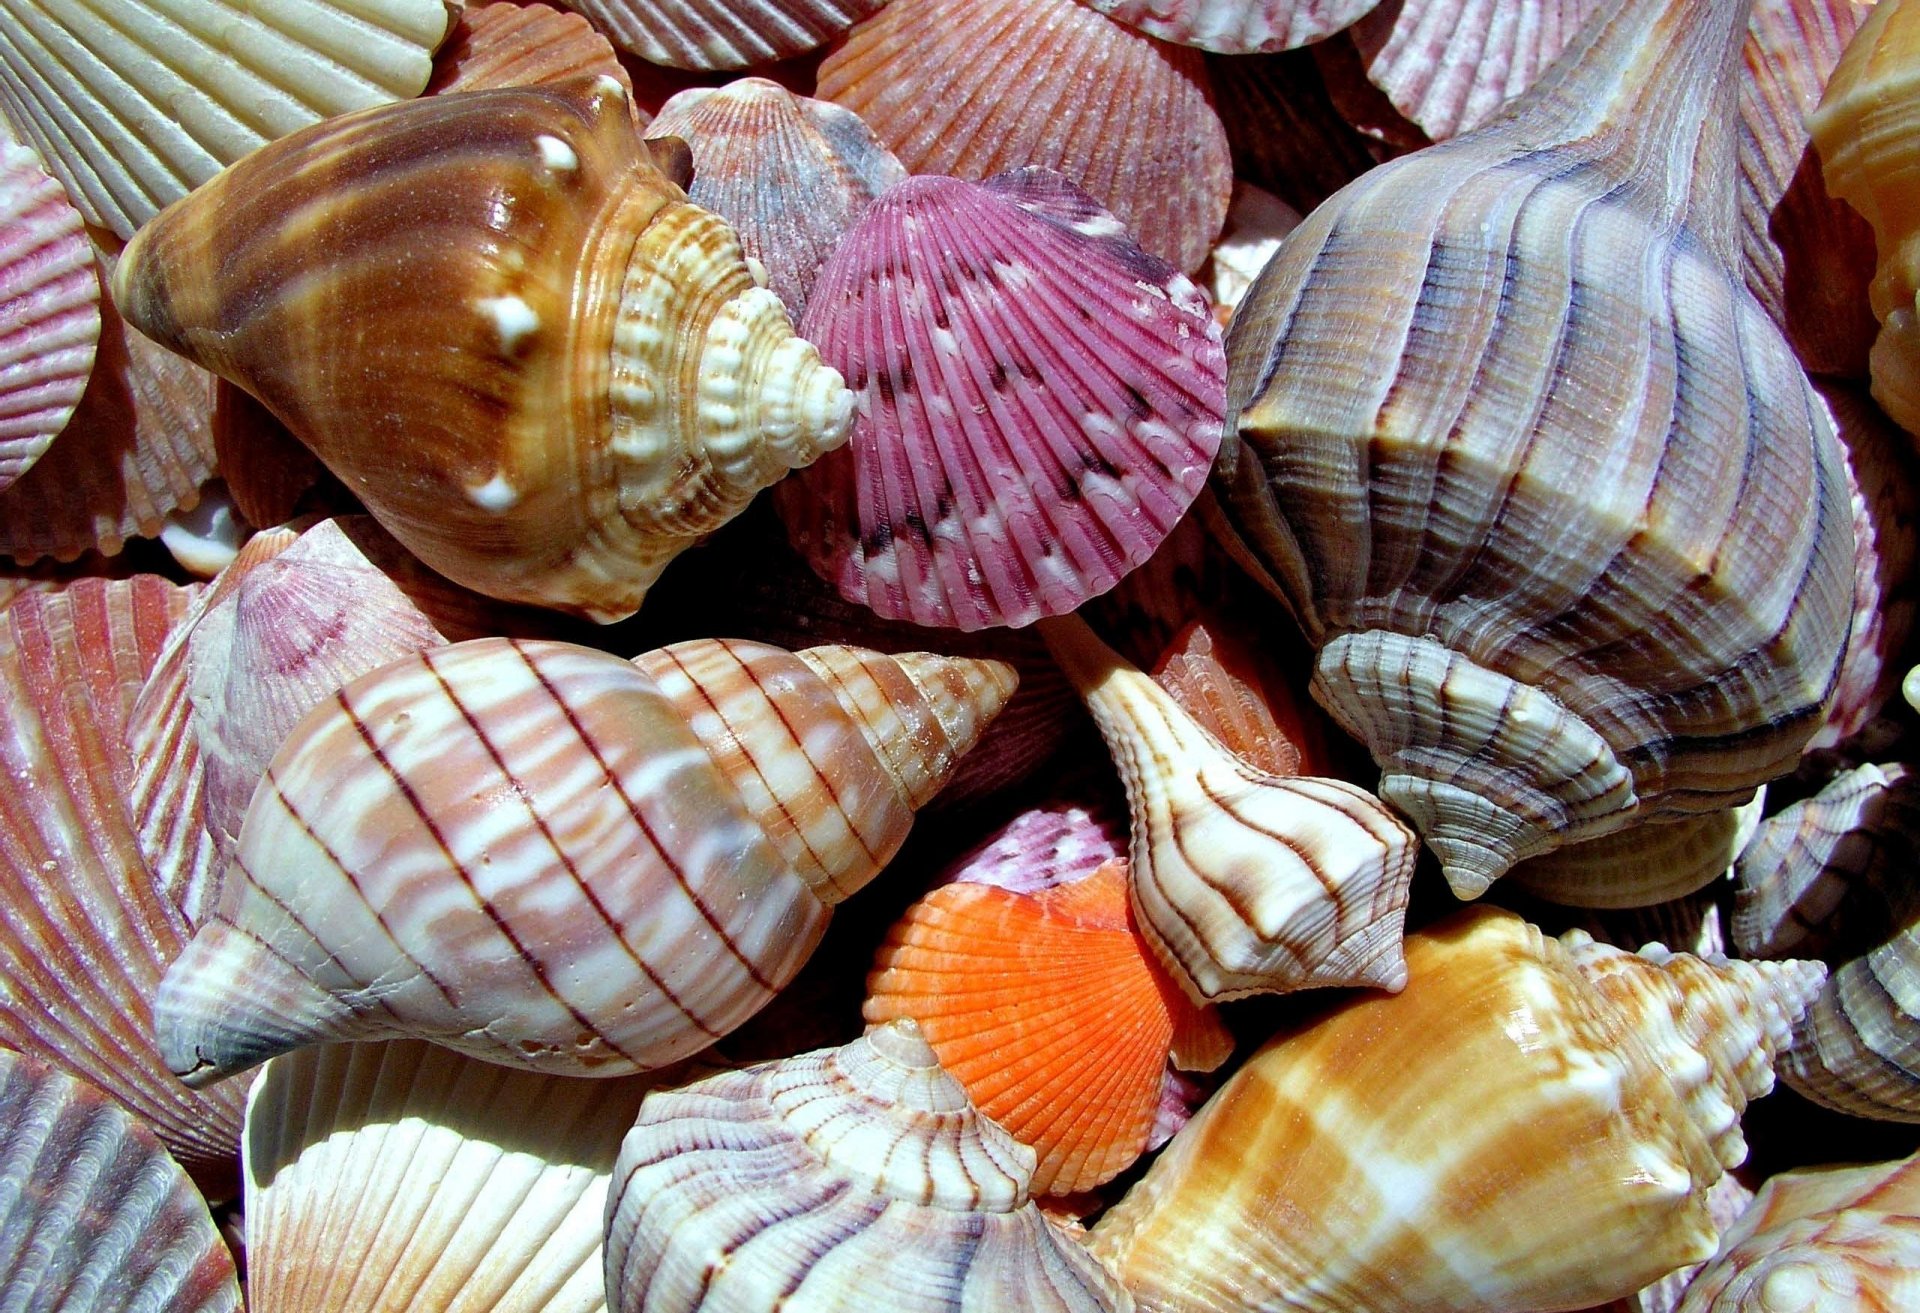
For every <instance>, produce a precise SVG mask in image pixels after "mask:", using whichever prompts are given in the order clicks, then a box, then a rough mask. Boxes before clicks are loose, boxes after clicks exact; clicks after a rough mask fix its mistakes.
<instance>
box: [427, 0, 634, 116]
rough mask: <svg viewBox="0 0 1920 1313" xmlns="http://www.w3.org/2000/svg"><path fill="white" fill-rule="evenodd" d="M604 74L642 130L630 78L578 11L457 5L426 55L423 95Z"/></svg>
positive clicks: (504, 3)
mask: <svg viewBox="0 0 1920 1313" xmlns="http://www.w3.org/2000/svg"><path fill="white" fill-rule="evenodd" d="M602 76H604V77H610V78H612V79H613V80H614V81H616V82H618V83H619V84H620V85H621V87H622V89H623V90H624V91H625V93H626V95H627V108H628V110H629V112H631V113H632V114H633V116H634V120H635V121H636V122H637V123H639V124H641V125H642V126H645V124H646V122H647V117H646V114H645V112H644V111H643V110H641V108H640V107H639V105H638V103H636V102H635V101H634V99H633V81H632V79H631V78H629V77H628V76H627V70H626V68H625V66H624V65H622V64H621V63H620V58H619V56H618V55H616V54H615V53H614V50H613V45H612V43H611V42H609V41H608V40H607V38H606V37H604V36H602V35H601V34H600V31H599V29H597V28H595V27H594V25H593V24H592V23H589V22H588V21H587V20H586V19H585V18H583V17H582V16H581V15H579V14H573V13H568V12H566V11H564V10H561V9H554V8H551V7H549V6H547V5H543V4H538V3H531V2H528V3H520V2H519V0H500V2H499V3H480V4H469V5H464V6H462V8H461V9H460V11H459V12H458V13H457V14H455V15H454V19H453V26H452V27H451V28H450V29H449V30H448V32H447V41H446V44H445V45H443V46H441V47H440V50H439V53H437V54H436V55H435V56H434V58H433V77H432V78H431V79H430V80H429V81H428V83H427V87H426V94H428V95H437V94H439V93H441V92H445V91H476V90H482V89H485V88H488V87H530V86H539V85H541V84H543V83H563V82H567V81H570V80H572V79H575V78H580V77H602Z"/></svg>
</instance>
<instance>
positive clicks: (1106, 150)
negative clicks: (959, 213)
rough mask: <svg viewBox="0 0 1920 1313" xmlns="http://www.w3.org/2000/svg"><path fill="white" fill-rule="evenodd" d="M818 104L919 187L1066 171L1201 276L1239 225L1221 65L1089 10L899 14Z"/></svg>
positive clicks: (849, 44)
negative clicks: (862, 127)
mask: <svg viewBox="0 0 1920 1313" xmlns="http://www.w3.org/2000/svg"><path fill="white" fill-rule="evenodd" d="M816 94H818V95H819V96H820V98H821V99H823V100H831V101H834V102H835V103H836V104H841V105H845V106H846V107H847V108H848V109H850V110H853V111H854V112H855V113H856V114H858V115H860V117H861V118H862V119H864V120H865V121H866V123H867V124H868V126H870V127H871V128H872V129H873V131H874V133H875V135H876V136H878V137H879V138H880V140H881V141H883V142H885V143H886V144H887V146H888V147H889V148H891V149H892V151H893V152H894V154H896V155H898V156H899V157H900V162H901V163H902V164H904V165H906V166H907V168H908V170H909V171H910V172H913V173H938V174H945V175H947V176H950V177H955V178H972V179H981V178H987V177H991V176H992V175H994V174H996V173H1001V172H1004V171H1005V170H1008V169H1015V168H1020V167H1021V166H1023V165H1029V164H1039V165H1044V166H1045V167H1047V168H1050V169H1057V170H1059V171H1060V172H1061V173H1064V174H1066V175H1067V177H1069V178H1071V179H1072V180H1073V181H1075V182H1077V183H1078V184H1080V186H1082V187H1085V188H1086V189H1087V191H1088V192H1090V193H1092V195H1093V196H1094V197H1096V198H1097V199H1098V200H1099V201H1100V203H1101V204H1102V205H1105V206H1106V207H1107V208H1108V209H1110V210H1112V211H1113V212H1114V213H1115V214H1116V215H1118V216H1119V217H1120V220H1121V222H1123V223H1125V224H1126V225H1127V227H1128V228H1130V229H1132V230H1133V232H1134V234H1135V235H1136V236H1137V237H1138V238H1139V241H1140V244H1141V245H1142V246H1144V247H1146V248H1147V249H1148V250H1149V251H1152V252H1153V253H1154V254H1155V255H1158V256H1160V257H1161V258H1162V259H1165V260H1171V261H1172V262H1173V263H1174V264H1176V265H1178V266H1179V267H1180V268H1181V269H1183V270H1186V271H1187V272H1188V273H1192V272H1193V271H1194V270H1197V269H1198V268H1199V267H1200V265H1201V263H1202V262H1203V261H1204V260H1205V259H1206V258H1207V251H1208V249H1209V248H1210V247H1211V246H1212V244H1213V239H1214V237H1215V236H1217V235H1218V234H1219V232H1220V225H1221V224H1223V223H1225V222H1226V217H1227V203H1228V201H1229V199H1230V198H1231V195H1232V191H1233V167H1232V161H1231V158H1230V156H1229V153H1228V150H1227V138H1226V130H1225V129H1224V128H1223V127H1222V126H1221V124H1220V118H1219V116H1218V115H1217V114H1216V113H1215V112H1214V109H1213V102H1212V95H1211V92H1210V90H1209V83H1208V75H1207V63H1206V60H1205V59H1204V58H1203V57H1202V56H1201V55H1200V54H1199V52H1197V51H1193V50H1187V49H1183V48H1181V47H1179V46H1169V45H1166V44H1164V43H1163V42H1159V41H1155V40H1153V39H1151V38H1149V37H1144V36H1141V35H1140V34H1139V33H1137V32H1134V31H1132V30H1130V29H1128V28H1124V27H1121V26H1118V25H1117V24H1114V23H1111V22H1108V21H1107V20H1106V19H1104V18H1102V17H1100V16H1099V15H1098V14H1096V13H1094V12H1092V11H1091V10H1089V9H1087V8H1085V7H1084V6H1082V5H1079V4H1076V3H1074V0H890V3H889V4H888V5H887V7H886V8H885V9H882V10H881V11H880V12H879V13H878V14H876V15H874V16H873V17H872V18H870V19H867V20H866V21H865V22H863V23H861V24H860V25H859V26H858V27H856V28H855V29H854V30H853V31H852V32H851V33H849V34H848V36H847V38H846V40H845V41H843V42H841V43H840V45H838V46H837V47H835V49H834V50H833V52H832V53H831V54H829V55H828V56H827V58H826V59H825V60H824V61H823V62H822V63H821V65H820V84H819V91H818V92H817V93H816Z"/></svg>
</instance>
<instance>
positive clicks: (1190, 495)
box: [775, 169, 1225, 629]
mask: <svg viewBox="0 0 1920 1313" xmlns="http://www.w3.org/2000/svg"><path fill="white" fill-rule="evenodd" d="M801 329H802V331H803V332H804V333H805V334H806V335H807V336H808V337H809V338H810V339H812V340H813V341H815V342H817V343H819V345H820V349H821V354H822V358H823V359H825V360H827V361H829V362H831V363H833V364H834V365H835V367H836V368H838V369H840V371H841V372H842V373H843V374H845V375H846V377H847V381H848V384H849V386H851V387H852V388H853V390H854V394H855V396H856V398H857V401H856V406H857V416H856V419H855V422H854V432H853V436H852V438H851V439H850V440H849V442H848V444H847V446H846V448H845V449H844V450H842V451H839V452H835V453H831V454H830V455H829V456H827V457H826V458H825V459H823V460H821V461H820V462H819V463H818V464H816V465H815V466H814V467H813V468H812V469H810V470H806V471H803V472H802V473H801V475H800V476H799V477H797V478H794V479H789V480H787V481H786V482H785V483H784V484H783V485H782V487H781V488H780V489H779V490H778V492H776V494H775V500H776V503H777V504H778V506H779V507H780V511H781V515H782V517H783V518H784V519H785V520H786V523H787V528H788V532H789V533H790V535H791V536H792V538H793V541H794V545H795V546H796V547H797V548H799V550H800V551H801V553H802V554H803V555H805V556H806V557H807V559H808V560H809V561H810V562H811V563H812V565H813V567H814V569H815V570H817V571H819V573H820V574H821V576H822V577H823V578H826V579H828V580H829V581H831V582H832V583H833V584H834V585H835V586H836V587H837V588H838V589H839V590H840V592H841V594H842V596H845V597H847V598H849V599H851V600H855V601H863V602H865V603H866V604H867V605H868V606H870V607H872V608H873V609H874V610H875V611H877V612H878V613H879V614H881V615H882V616H886V617H889V618H894V619H907V620H912V621H914V622H915V623H917V624H926V625H938V626H945V627H951V628H959V629H979V628H982V627H985V626H990V625H1023V624H1027V623H1030V622H1031V621H1033V620H1035V619H1038V618H1039V617H1041V616H1047V615H1059V614H1061V613H1063V612H1067V611H1071V610H1073V609H1074V608H1075V607H1077V606H1079V605H1080V604H1081V603H1082V602H1084V601H1086V600H1087V599H1088V598H1089V597H1092V596H1095V595H1096V594H1099V593H1102V592H1105V591H1106V590H1107V589H1109V588H1111V587H1112V586H1113V585H1114V584H1115V583H1116V582H1117V581H1118V580H1119V579H1120V578H1121V576H1123V575H1124V574H1126V573H1127V571H1128V570H1130V569H1132V568H1133V567H1134V566H1136V565H1138V564H1140V562H1142V561H1144V560H1146V559H1147V558H1148V557H1149V556H1150V555H1152V553H1153V550H1154V549H1155V548H1156V547H1158V546H1159V545H1160V543H1161V541H1162V540H1163V539H1165V537H1166V536H1167V534H1169V533H1170V532H1171V531H1172V530H1173V527H1174V525H1175V524H1176V523H1178V521H1179V520H1180V517H1181V516H1182V515H1183V514H1184V513H1185V512H1186V510H1187V508H1188V507H1189V506H1190V505H1191V504H1192V502H1193V499H1194V498H1195V497H1196V496H1198V495H1199V492H1200V489H1201V488H1202V487H1203V486H1205V482H1206V472H1207V467H1208V465H1209V464H1211V462H1212V460H1213V456H1214V452H1215V450H1216V448H1217V446H1218V442H1219V437H1220V413H1221V407H1222V405H1223V404H1224V396H1225V384H1224V368H1225V365H1224V357H1223V355H1222V354H1221V352H1220V347H1219V345H1218V341H1219V339H1218V334H1219V329H1218V327H1217V326H1216V325H1215V323H1214V321H1213V318H1212V316H1211V315H1210V314H1209V313H1208V310H1207V305H1206V298H1205V296H1204V294H1202V293H1201V291H1200V290H1199V289H1198V288H1197V287H1195V286H1194V285H1193V283H1192V281H1191V280H1189V279H1188V278H1187V277H1186V275H1184V274H1182V273H1180V272H1179V271H1178V270H1176V269H1173V268H1172V267H1171V266H1169V265H1167V264H1165V263H1163V262H1162V261H1160V260H1158V259H1156V258H1155V257H1153V256H1151V255H1148V254H1147V253H1146V252H1145V251H1143V250H1141V249H1140V247H1139V246H1138V245H1137V244H1135V242H1134V241H1133V239H1132V238H1130V237H1129V236H1127V234H1126V232H1125V231H1124V230H1123V229H1122V228H1121V226H1120V224H1119V222H1118V221H1117V220H1116V219H1115V218H1114V217H1113V216H1112V215H1111V214H1108V213H1107V212H1106V211H1105V210H1102V209H1101V208H1100V207H1099V206H1098V205H1097V204H1095V203H1094V201H1093V200H1092V199H1091V198H1090V197H1088V196H1087V194H1086V193H1085V192H1082V191H1081V190H1080V189H1079V188H1077V187H1075V186H1073V185H1072V184H1071V183H1069V182H1067V181H1066V180H1065V179H1064V178H1062V177H1061V176H1060V175H1058V174H1056V173H1052V172H1050V171H1048V170H1045V169H1021V170H1017V171H1015V172H1013V173H1008V174H1003V175H1001V176H999V177H997V178H993V179H990V180H988V181H987V182H985V183H972V182H965V181H962V180H960V179H957V178H932V177H926V178H922V177H916V178H909V179H907V180H906V181H905V182H902V183H900V184H899V185H898V186H896V187H894V188H892V189H891V190H890V191H888V192H887V193H886V194H885V195H883V196H882V197H881V198H880V199H879V200H877V201H875V202H874V203H873V205H872V206H871V207H870V208H869V209H868V210H867V211H866V214H865V215H864V216H863V217H862V218H861V220H860V221H859V223H858V224H857V225H855V227H854V229H853V231H852V232H851V233H849V234H848V236H847V238H846V240H845V242H844V243H843V244H842V245H841V247H840V249H839V250H838V251H836V252H835V253H834V255H833V258H832V259H831V260H829V261H828V262H827V264H826V266H825V267H824V268H823V269H822V270H821V271H820V278H819V281H818V282H817V283H816V284H815V286H814V290H813V295H812V298H811V299H810V300H809V301H808V303H807V313H806V317H805V318H804V319H803V320H802V323H801Z"/></svg>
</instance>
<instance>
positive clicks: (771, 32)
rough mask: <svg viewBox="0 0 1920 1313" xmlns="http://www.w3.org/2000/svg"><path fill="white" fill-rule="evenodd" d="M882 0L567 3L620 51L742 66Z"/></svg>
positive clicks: (802, 42) (801, 47)
mask: <svg viewBox="0 0 1920 1313" xmlns="http://www.w3.org/2000/svg"><path fill="white" fill-rule="evenodd" d="M883 3H885V0H569V7H570V8H573V9H578V10H579V11H580V12H581V13H583V14H585V15H586V16H587V17H589V18H591V19H592V20H593V21H594V24H595V26H597V27H598V28H600V30H601V31H603V32H605V33H607V34H608V35H609V36H611V37H612V38H613V40H614V41H615V42H616V43H617V44H618V45H619V46H620V47H621V48H622V49H625V50H630V51H632V52H633V53H634V54H636V55H638V56H640V58H642V59H644V60H647V61H648V62H649V63H654V64H666V65H668V66H670V67H672V68H697V69H717V68H746V67H748V66H750V65H753V64H765V63H768V62H769V61H771V60H776V59H786V58H787V57H788V56H791V55H799V54H804V53H805V52H807V51H809V50H812V49H814V48H815V47H816V46H822V45H825V44H826V43H827V42H828V41H830V40H831V39H833V38H834V37H835V36H838V35H839V34H840V33H842V32H844V31H846V30H847V29H848V28H850V27H852V26H853V25H854V23H856V22H857V21H859V20H860V19H862V18H865V17H866V16H867V15H868V14H870V13H872V12H873V11H874V10H875V9H878V8H879V7H880V5H881V4H883Z"/></svg>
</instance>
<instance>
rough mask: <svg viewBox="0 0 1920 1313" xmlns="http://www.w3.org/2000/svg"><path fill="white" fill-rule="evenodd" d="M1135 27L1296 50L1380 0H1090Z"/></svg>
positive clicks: (1258, 49) (1229, 48)
mask: <svg viewBox="0 0 1920 1313" xmlns="http://www.w3.org/2000/svg"><path fill="white" fill-rule="evenodd" d="M1086 3H1087V4H1089V5H1091V6H1093V7H1094V8H1095V9H1097V10H1099V11H1100V12H1101V13H1103V14H1106V15H1108V16H1109V17H1111V18H1113V19H1115V20H1116V21H1118V22H1121V23H1125V24H1126V25H1127V26H1129V27H1137V28H1139V29H1140V30H1141V31H1142V32H1145V33H1147V34H1148V35H1150V36H1157V37H1159V38H1160V39H1161V40H1163V41H1172V42H1176V43H1178V44H1179V45H1183V46H1199V47H1200V48H1201V49H1202V50H1213V51H1217V52H1219V53H1220V54H1223V55H1253V54H1260V53H1263V52H1269V51H1274V50H1291V49H1293V48H1294V47H1295V46H1304V45H1306V44H1308V43H1309V42H1312V41H1318V40H1320V39H1322V38H1323V37H1329V36H1332V35H1333V34H1334V33H1335V32H1338V31H1340V29H1342V28H1344V27H1347V26H1348V25H1350V24H1352V23H1353V22H1354V21H1356V20H1357V19H1359V18H1360V17H1361V16H1362V15H1364V14H1365V13H1366V12H1367V11H1368V10H1370V9H1372V8H1373V7H1374V6H1375V5H1377V4H1379V3H1380V0H1086Z"/></svg>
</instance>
